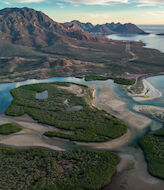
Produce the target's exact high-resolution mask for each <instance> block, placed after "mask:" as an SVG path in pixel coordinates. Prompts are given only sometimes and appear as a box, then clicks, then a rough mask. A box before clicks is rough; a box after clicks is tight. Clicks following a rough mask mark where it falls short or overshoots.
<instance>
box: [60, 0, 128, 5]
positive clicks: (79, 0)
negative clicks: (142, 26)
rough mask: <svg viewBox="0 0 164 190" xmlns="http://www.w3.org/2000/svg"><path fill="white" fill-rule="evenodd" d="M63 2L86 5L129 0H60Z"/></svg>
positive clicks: (126, 0) (126, 1)
mask: <svg viewBox="0 0 164 190" xmlns="http://www.w3.org/2000/svg"><path fill="white" fill-rule="evenodd" d="M60 1H64V2H70V3H76V4H86V5H109V4H111V3H128V1H129V0H60Z"/></svg>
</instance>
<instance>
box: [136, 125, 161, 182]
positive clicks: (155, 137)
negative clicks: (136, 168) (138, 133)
mask: <svg viewBox="0 0 164 190" xmlns="http://www.w3.org/2000/svg"><path fill="white" fill-rule="evenodd" d="M139 144H140V146H141V148H142V149H143V151H144V154H145V158H146V161H147V164H148V171H149V173H150V174H151V175H153V176H155V177H158V178H161V179H164V129H163V128H162V129H160V130H158V131H156V132H154V133H153V134H150V135H147V136H145V137H143V138H142V139H141V140H140V142H139Z"/></svg>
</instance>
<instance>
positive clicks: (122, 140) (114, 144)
mask: <svg viewBox="0 0 164 190" xmlns="http://www.w3.org/2000/svg"><path fill="white" fill-rule="evenodd" d="M130 139H131V133H130V130H128V131H127V133H126V134H124V135H123V136H121V137H119V138H117V139H114V140H111V141H108V142H104V143H79V142H76V144H78V145H83V146H89V147H93V148H97V149H111V150H112V149H117V148H118V147H120V146H122V145H124V144H126V143H128V141H129V140H130Z"/></svg>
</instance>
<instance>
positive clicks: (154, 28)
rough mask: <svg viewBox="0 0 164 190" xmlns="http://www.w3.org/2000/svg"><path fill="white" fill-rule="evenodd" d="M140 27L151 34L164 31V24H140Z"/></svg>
mask: <svg viewBox="0 0 164 190" xmlns="http://www.w3.org/2000/svg"><path fill="white" fill-rule="evenodd" d="M138 27H139V28H141V29H142V30H144V31H145V32H148V33H151V34H160V33H164V25H138Z"/></svg>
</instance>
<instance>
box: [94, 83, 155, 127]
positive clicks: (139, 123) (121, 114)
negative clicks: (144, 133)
mask: <svg viewBox="0 0 164 190" xmlns="http://www.w3.org/2000/svg"><path fill="white" fill-rule="evenodd" d="M92 87H94V88H97V85H94V86H92ZM94 105H95V106H96V107H98V108H99V109H103V110H105V111H107V112H109V113H111V114H113V115H114V116H116V117H117V118H119V119H121V120H123V121H124V122H125V123H126V124H127V125H128V126H131V127H133V128H136V129H144V128H146V127H147V126H148V125H150V123H151V119H149V118H147V117H144V116H141V115H139V114H135V113H133V112H131V111H129V110H128V109H127V108H126V107H125V105H126V103H125V102H123V101H121V100H119V99H118V96H117V95H116V94H115V93H114V92H113V90H112V88H111V87H110V86H108V85H101V93H100V94H99V96H98V97H96V98H94Z"/></svg>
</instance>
